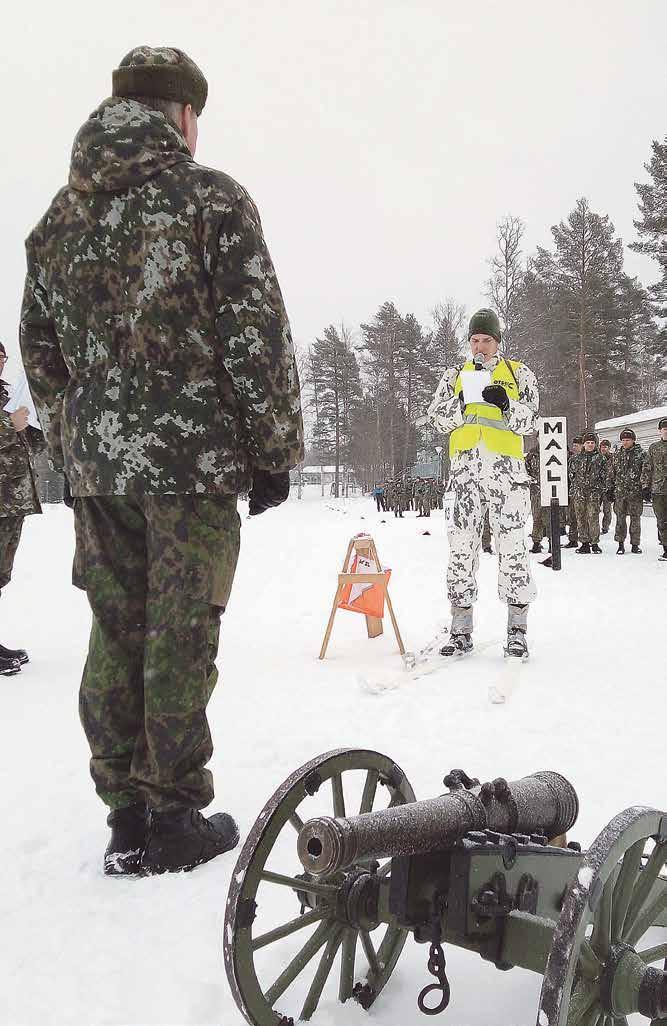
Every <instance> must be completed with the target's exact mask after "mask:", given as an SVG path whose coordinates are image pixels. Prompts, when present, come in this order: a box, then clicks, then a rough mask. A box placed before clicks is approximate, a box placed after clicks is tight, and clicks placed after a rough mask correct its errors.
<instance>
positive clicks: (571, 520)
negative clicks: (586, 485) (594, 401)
mask: <svg viewBox="0 0 667 1026" xmlns="http://www.w3.org/2000/svg"><path fill="white" fill-rule="evenodd" d="M583 451H584V443H583V439H582V438H581V436H580V435H577V437H576V438H573V439H572V452H571V453H570V454H569V455H568V458H567V473H568V478H569V476H570V470H571V468H572V463H573V461H574V459H575V457H577V456H578V455H579V453H581V452H583ZM569 500H570V501H569V504H568V507H567V523H568V533H567V545H564V546H563V548H566V549H576V547H577V545H578V544H579V530H578V524H577V510H576V507H575V502H574V496H573V494H572V492H571V491H570V493H569Z"/></svg>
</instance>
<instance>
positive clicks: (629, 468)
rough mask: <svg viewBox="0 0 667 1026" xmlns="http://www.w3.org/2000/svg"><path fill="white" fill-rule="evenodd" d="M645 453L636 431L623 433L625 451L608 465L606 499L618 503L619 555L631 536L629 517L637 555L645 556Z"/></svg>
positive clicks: (631, 541)
mask: <svg viewBox="0 0 667 1026" xmlns="http://www.w3.org/2000/svg"><path fill="white" fill-rule="evenodd" d="M643 462H644V453H643V451H642V447H641V446H640V445H637V436H636V435H635V433H634V431H633V430H632V428H624V429H623V431H621V448H620V449H619V450H618V452H616V453H614V455H613V457H612V458H611V461H610V462H609V463H607V493H606V497H607V499H608V500H609V501H610V502H613V503H614V512H615V513H616V530H615V531H614V539H615V540H616V541H617V542H618V549H617V550H616V554H617V555H619V556H622V555H623V553H624V552H625V539H626V536H627V533H628V524H627V518H628V517H630V545H631V547H632V548H631V551H632V552H634V553H635V554H636V555H638V554H639V553H641V549H640V547H639V543H640V541H641V534H642V510H643V508H644V502H643V500H642V464H643Z"/></svg>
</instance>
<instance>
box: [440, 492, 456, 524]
mask: <svg viewBox="0 0 667 1026" xmlns="http://www.w3.org/2000/svg"><path fill="white" fill-rule="evenodd" d="M455 505H456V493H455V492H453V491H451V492H445V494H444V495H443V497H442V509H443V512H444V514H445V523H446V524H447V526H449V524H451V522H452V520H453V519H454V506H455Z"/></svg>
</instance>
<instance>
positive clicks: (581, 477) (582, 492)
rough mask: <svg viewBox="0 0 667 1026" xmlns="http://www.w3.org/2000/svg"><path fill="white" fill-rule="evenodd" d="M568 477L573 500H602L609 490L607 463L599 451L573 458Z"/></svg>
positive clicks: (581, 453) (569, 464)
mask: <svg viewBox="0 0 667 1026" xmlns="http://www.w3.org/2000/svg"><path fill="white" fill-rule="evenodd" d="M568 476H569V479H570V496H571V498H573V499H587V498H589V497H590V496H596V497H597V498H602V496H603V495H604V493H605V491H606V490H607V462H606V460H605V458H604V456H602V455H601V453H599V452H598V451H597V449H596V450H595V452H585V451H583V452H580V453H578V454H577V455H576V456H573V457H572V459H571V460H570V461H569V463H568Z"/></svg>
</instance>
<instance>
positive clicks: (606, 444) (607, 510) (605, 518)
mask: <svg viewBox="0 0 667 1026" xmlns="http://www.w3.org/2000/svg"><path fill="white" fill-rule="evenodd" d="M600 455H601V456H604V458H605V460H606V461H607V474H609V470H610V467H611V442H610V441H609V439H608V438H603V439H602V441H601V442H600ZM613 508H614V504H613V502H611V501H610V500H609V499H608V498H607V494H606V493H605V495H604V497H603V499H602V526H601V527H600V534H608V532H609V528H610V526H611V515H612V512H613Z"/></svg>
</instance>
